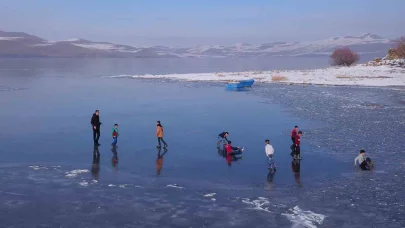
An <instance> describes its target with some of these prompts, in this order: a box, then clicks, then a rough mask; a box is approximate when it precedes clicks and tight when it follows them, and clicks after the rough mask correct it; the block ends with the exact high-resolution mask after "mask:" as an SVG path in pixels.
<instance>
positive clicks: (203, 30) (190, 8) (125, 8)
mask: <svg viewBox="0 0 405 228" xmlns="http://www.w3.org/2000/svg"><path fill="white" fill-rule="evenodd" d="M404 8H405V1H403V0H392V1H390V2H389V3H388V2H386V3H384V2H382V1H376V0H368V1H367V0H352V1H349V0H341V1H338V2H329V1H321V0H310V1H305V2H301V1H298V0H285V1H283V2H263V1H258V0H252V1H249V2H244V1H242V0H234V1H232V2H230V1H213V0H207V1H204V2H202V1H199V2H189V1H186V0H174V1H170V2H166V1H163V0H155V1H148V2H146V1H131V2H120V3H114V2H112V1H103V2H100V1H95V0H89V1H85V2H82V1H78V0H72V1H67V2H64V1H61V2H57V1H51V0H38V1H28V2H25V1H21V0H14V1H11V0H0V20H1V21H3V23H2V24H0V30H2V31H15V32H26V33H29V34H32V35H35V36H39V37H41V38H44V39H48V40H64V39H69V38H83V39H88V40H93V41H105V42H113V43H120V44H128V45H134V46H137V45H139V46H154V45H163V46H198V45H228V44H235V43H251V44H258V43H266V42H273V41H308V40H317V39H325V38H328V37H333V36H349V35H353V36H358V35H361V34H363V33H373V34H377V35H380V36H382V37H384V38H389V39H393V38H396V37H399V36H402V35H405V27H403V24H405V15H404V14H403V13H402V9H404ZM21 15H23V16H21ZM4 22H6V23H4Z"/></svg>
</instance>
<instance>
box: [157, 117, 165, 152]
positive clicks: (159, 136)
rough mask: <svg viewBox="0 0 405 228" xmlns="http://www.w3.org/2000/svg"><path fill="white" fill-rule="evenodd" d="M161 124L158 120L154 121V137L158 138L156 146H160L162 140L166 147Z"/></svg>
mask: <svg viewBox="0 0 405 228" xmlns="http://www.w3.org/2000/svg"><path fill="white" fill-rule="evenodd" d="M163 135H164V134H163V126H162V124H161V123H160V120H158V121H156V137H157V138H158V146H157V148H161V143H160V142H163V144H164V147H165V148H166V147H167V143H166V142H165V140H164V139H163Z"/></svg>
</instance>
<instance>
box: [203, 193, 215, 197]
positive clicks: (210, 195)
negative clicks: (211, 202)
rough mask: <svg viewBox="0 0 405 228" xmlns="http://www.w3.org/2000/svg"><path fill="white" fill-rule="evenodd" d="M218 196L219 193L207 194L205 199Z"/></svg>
mask: <svg viewBox="0 0 405 228" xmlns="http://www.w3.org/2000/svg"><path fill="white" fill-rule="evenodd" d="M216 195H217V193H208V194H205V195H204V197H214V196H216Z"/></svg>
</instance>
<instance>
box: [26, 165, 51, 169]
mask: <svg viewBox="0 0 405 228" xmlns="http://www.w3.org/2000/svg"><path fill="white" fill-rule="evenodd" d="M28 167H29V168H31V169H33V170H40V169H48V168H46V167H45V166H38V165H31V166H28Z"/></svg>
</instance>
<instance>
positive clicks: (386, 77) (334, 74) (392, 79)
mask: <svg viewBox="0 0 405 228" xmlns="http://www.w3.org/2000/svg"><path fill="white" fill-rule="evenodd" d="M107 77H110V78H120V77H127V78H128V77H129V78H140V79H171V80H180V81H195V82H198V81H200V82H203V81H204V82H232V81H238V80H246V79H254V80H255V82H256V83H274V84H287V85H325V86H370V87H390V86H395V87H402V86H405V68H404V67H398V66H389V65H382V66H369V65H364V64H361V65H355V66H351V67H328V68H321V69H309V70H271V71H245V72H221V73H185V74H156V75H152V74H144V75H117V76H107Z"/></svg>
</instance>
